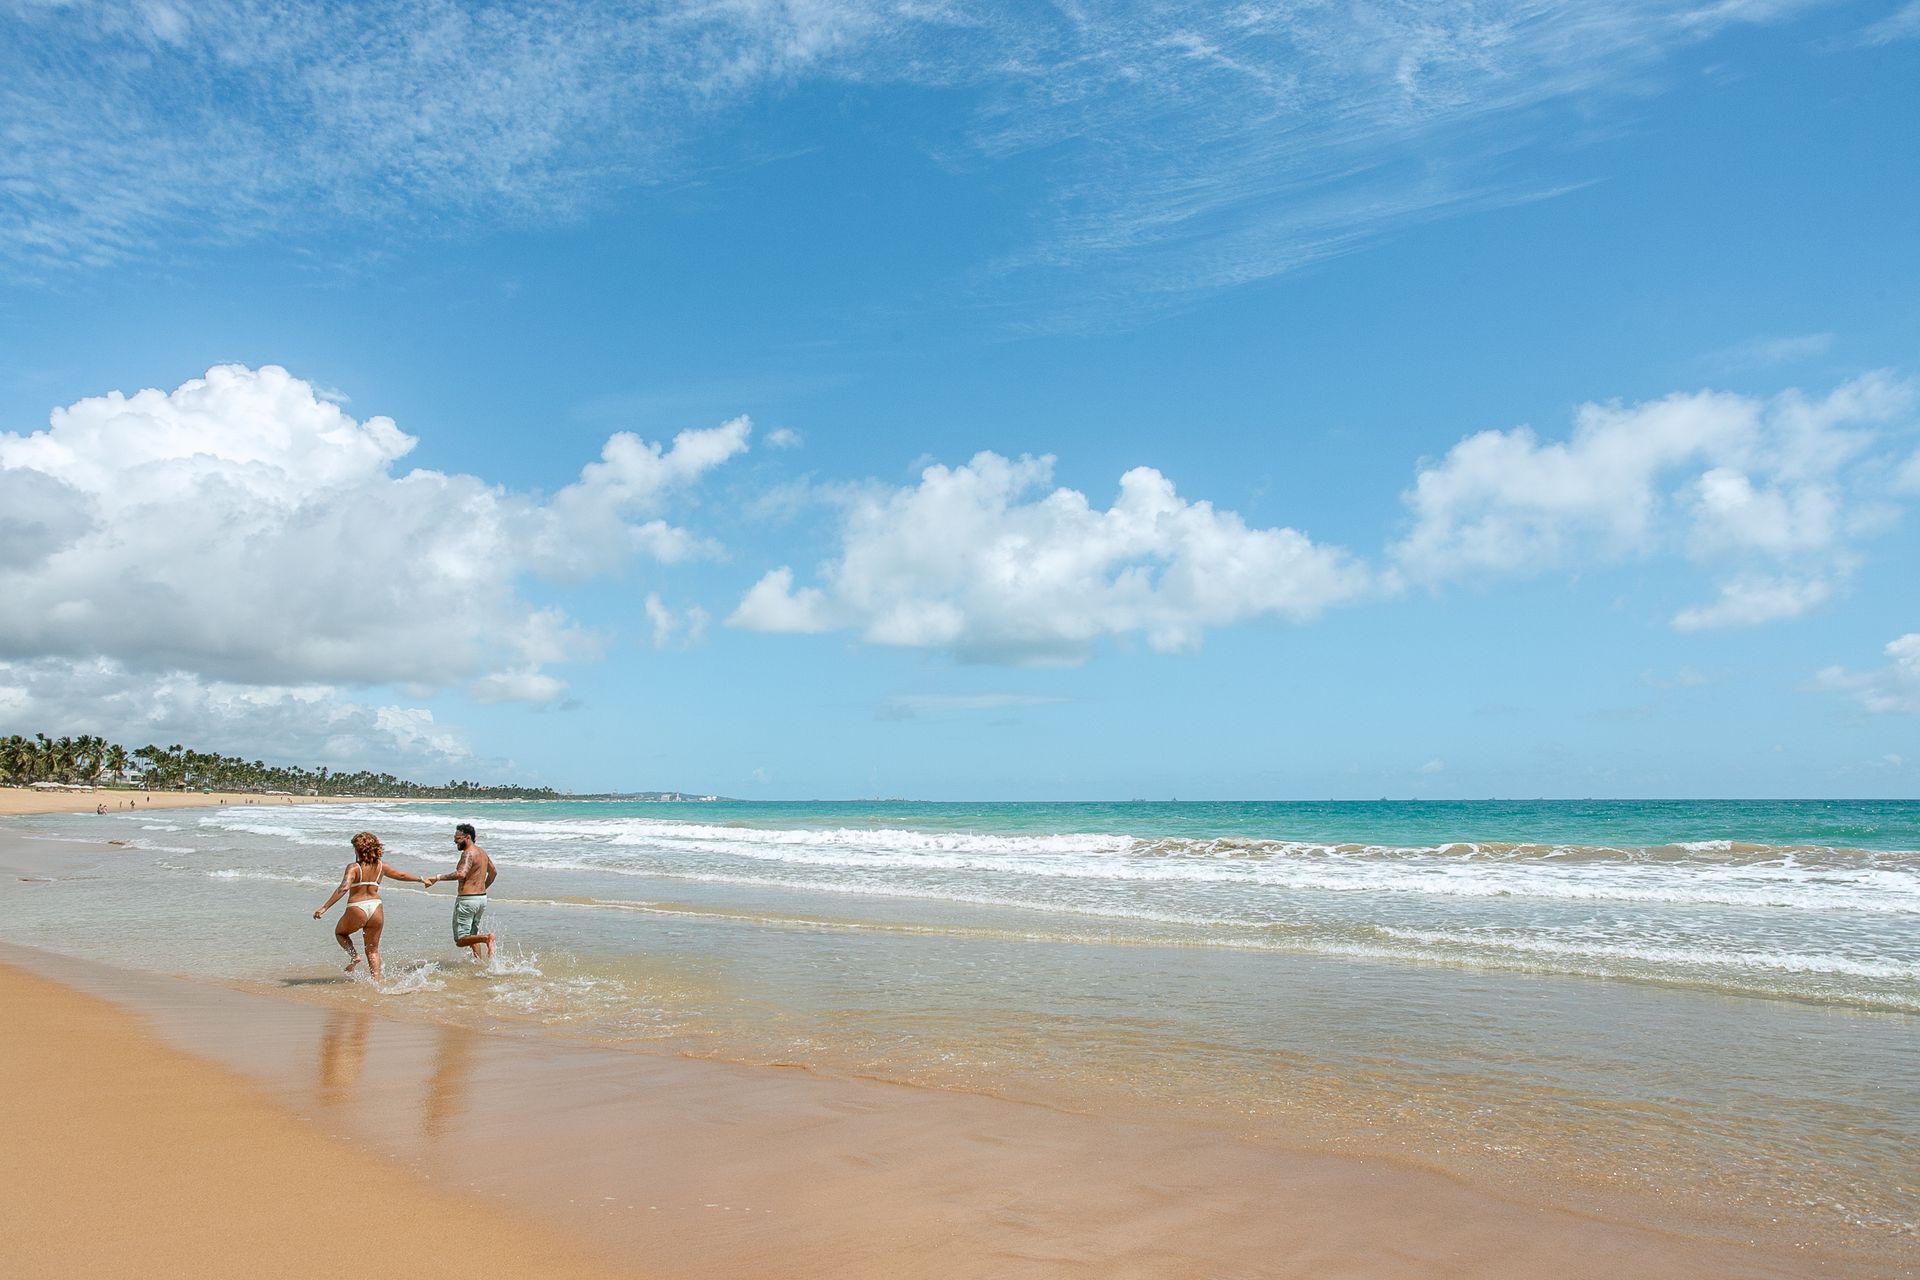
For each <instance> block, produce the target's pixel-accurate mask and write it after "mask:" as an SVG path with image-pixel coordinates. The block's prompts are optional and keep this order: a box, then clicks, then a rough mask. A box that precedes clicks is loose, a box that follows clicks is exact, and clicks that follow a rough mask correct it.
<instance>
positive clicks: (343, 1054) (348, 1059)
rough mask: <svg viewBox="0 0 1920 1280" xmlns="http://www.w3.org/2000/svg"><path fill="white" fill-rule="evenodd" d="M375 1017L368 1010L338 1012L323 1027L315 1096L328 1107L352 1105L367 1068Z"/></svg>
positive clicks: (331, 1015) (328, 1016)
mask: <svg viewBox="0 0 1920 1280" xmlns="http://www.w3.org/2000/svg"><path fill="white" fill-rule="evenodd" d="M372 1029H373V1015H372V1014H371V1013H368V1012H367V1011H366V1010H365V1009H335V1010H333V1011H331V1012H330V1013H328V1015H327V1020H326V1021H325V1022H324V1023H323V1024H322V1025H321V1027H320V1070H319V1080H318V1087H317V1089H316V1090H315V1092H316V1093H317V1094H318V1096H319V1098H320V1101H321V1102H322V1103H323V1104H325V1105H327V1106H340V1105H343V1104H345V1103H348V1102H351V1101H352V1100H353V1099H352V1095H353V1087H354V1086H355V1085H357V1084H359V1083H360V1076H361V1073H362V1072H363V1071H364V1070H365V1069H366V1065H367V1035H368V1033H369V1032H370V1031H371V1030H372Z"/></svg>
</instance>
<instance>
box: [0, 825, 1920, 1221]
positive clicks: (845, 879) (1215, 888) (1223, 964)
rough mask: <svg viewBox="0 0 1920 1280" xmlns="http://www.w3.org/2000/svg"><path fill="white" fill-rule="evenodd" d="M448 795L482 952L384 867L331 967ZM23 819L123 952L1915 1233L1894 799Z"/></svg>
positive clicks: (88, 947)
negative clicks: (368, 961) (356, 937)
mask: <svg viewBox="0 0 1920 1280" xmlns="http://www.w3.org/2000/svg"><path fill="white" fill-rule="evenodd" d="M457 820H470V821H473V822H475V823H476V824H477V825H478V826H479V828H480V836H481V841H482V843H483V844H484V845H485V846H486V847H487V848H488V850H489V851H490V852H492V853H493V854H494V856H495V858H496V859H497V861H498V862H499V864H500V867H501V879H500V881H499V883H498V884H497V885H496V887H495V893H494V902H493V906H492V907H491V908H490V914H489V921H488V924H489V927H492V928H496V929H497V930H498V931H499V932H500V935H501V938H502V944H503V945H502V953H503V954H502V958H501V960H500V962H499V963H498V964H496V965H495V966H494V967H493V968H492V969H490V970H488V971H486V972H485V973H484V974H480V973H475V972H474V971H473V970H471V969H470V968H469V967H467V966H465V965H463V963H462V962H461V960H460V958H459V957H458V955H457V953H455V952H454V951H453V949H452V947H451V946H450V943H449V938H448V917H449V914H450V911H451V901H450V898H449V897H448V896H447V894H446V890H445V889H444V888H443V889H442V890H440V891H439V892H438V893H437V894H436V895H435V896H434V897H433V898H429V897H428V896H427V895H425V894H422V893H420V892H418V891H414V890H411V889H409V888H408V887H407V886H399V885H396V886H392V887H390V888H389V889H388V890H387V891H386V893H385V895H384V896H385V897H386V899H387V902H388V906H387V908H386V911H387V917H388V929H387V936H386V940H385V945H384V950H385V952H386V959H387V964H388V966H389V971H388V976H387V978H386V980H385V981H384V982H383V983H381V984H379V985H378V986H373V985H371V984H368V983H366V982H364V981H357V982H354V983H350V984H348V983H342V984H338V985H329V984H328V983H327V982H326V981H325V976H326V975H327V974H329V973H331V972H335V971H336V970H337V966H338V952H337V950H336V949H335V948H334V946H333V943H332V940H331V935H330V930H329V928H328V926H326V925H319V924H316V923H314V922H313V921H312V919H311V916H310V913H311V911H312V909H313V908H314V907H316V906H318V905H319V903H320V901H321V900H322V899H323V898H324V897H325V896H326V894H327V892H328V891H329V890H330V889H331V888H332V886H333V885H334V884H335V883H337V880H338V877H339V875H340V872H341V869H342V868H343V867H344V865H345V863H346V862H347V861H348V858H349V856H350V855H349V853H348V845H347V841H348V839H349V837H350V836H351V835H352V834H353V832H355V831H358V830H361V829H371V830H374V831H376V832H378V833H379V834H380V836H381V837H382V839H383V840H384V841H385V843H386V845H387V847H388V849H389V852H390V857H391V860H392V862H393V863H394V864H395V865H398V866H401V867H403V868H406V869H408V870H416V871H418V870H440V871H444V870H447V869H449V868H450V867H451V866H452V863H453V858H454V854H453V848H452V844H451V841H450V835H451V827H452V824H453V822H455V821H457ZM12 829H13V830H15V831H16V832H18V833H20V834H25V835H28V836H29V837H31V838H32V840H33V841H40V842H45V845H44V847H46V848H49V849H59V848H62V847H65V848H71V849H76V850H77V849H82V848H85V849H89V850H97V849H98V848H99V842H100V841H101V840H103V839H116V840H124V841H127V842H128V843H127V844H126V845H124V846H121V847H119V848H118V849H117V850H116V851H115V852H113V853H111V854H110V855H107V856H105V857H101V856H99V855H97V854H91V853H90V854H87V855H85V856H84V857H82V860H81V861H80V862H79V863H76V864H75V865H74V866H72V867H71V868H69V869H68V870H67V871H65V872H63V873H62V874H59V875H55V876H50V877H46V878H42V879H38V880H34V881H32V882H29V881H22V880H19V879H17V878H16V879H10V880H8V881H7V882H6V883H4V884H0V910H4V912H5V913H6V918H7V920H8V927H9V929H10V931H11V933H12V936H13V937H14V938H15V939H16V940H18V941H21V942H24V943H28V944H30V945H36V946H43V947H48V948H50V949H53V950H61V951H68V952H72V953H77V954H83V955H88V956H92V957H95V958H99V959H104V960H108V961H111V962H114V963H121V964H132V965H137V966H140V967H148V968H156V969H161V970H165V971H167V972H174V973H184V974H190V975H197V976H202V977H209V978H214V979H218V980H222V981H237V982H242V983H248V984H261V985H265V986H270V987H275V988H278V989H282V990H286V991H289V992H291V993H294V994H296V995H299V996H300V997H301V998H312V999H325V1000H340V1001H364V1000H374V1001H378V1002H380V1004H381V1006H382V1007H383V1008H384V1009H386V1010H388V1011H389V1012H395V1013H399V1014H401V1015H403V1016H418V1017H426V1018H435V1019H454V1020H459V1021H463V1022H468V1023H476V1024H480V1025H485V1026H489V1027H497V1028H501V1029H506V1030H513V1031H517V1032H521V1033H525V1034H547V1033H560V1034H567V1035H585V1036H591V1037H594V1038H596V1039H602V1040H607V1041H612V1042H621V1043H627V1044H631V1045H633V1046H634V1047H636V1048H637V1049H641V1050H644V1051H648V1052H674V1053H689V1054H697V1055H702V1056H713V1057H722V1058H728V1059H732V1060H739V1061H746V1062H779V1063H787V1064H796V1065H802V1066H807V1067H810V1068H813V1069H817V1070H824V1071H846V1072H857V1073H861V1074H869V1075H879V1076H882V1077H884V1078H889V1079H897V1080H901V1081H903V1082H909V1083H917V1084H927V1085H934V1086H939V1087H955V1088H966V1089H984V1090H988V1091H993V1092H1001V1093H1007V1094H1010V1095H1014V1096H1021V1097H1033V1098H1036V1099H1043V1100H1053V1101H1058V1102H1061V1103H1064V1104H1066V1105H1070V1106H1075V1107H1085V1106H1092V1107H1099V1106H1107V1105H1127V1106H1133V1105H1145V1106H1153V1107H1174V1108H1179V1109H1181V1110H1182V1111H1183V1112H1185V1113H1187V1114H1192V1115H1195V1116H1207V1117H1211V1118H1212V1120H1211V1121H1210V1122H1218V1123H1230V1124H1233V1125H1236V1126H1244V1127H1246V1128H1247V1129H1248V1130H1249V1131H1250V1132H1253V1133H1257V1134H1266V1135H1279V1136H1284V1137H1286V1138H1287V1139H1289V1140H1293V1141H1308V1142H1313V1143H1318V1144H1326V1145H1331V1146H1335V1147H1343V1148H1353V1149H1370V1148H1369V1144H1372V1146H1373V1147H1374V1148H1380V1149H1385V1150H1389V1151H1391V1152H1393V1153H1394V1154H1396V1155H1413V1156H1416V1157H1418V1158H1422V1159H1427V1160H1432V1161H1436V1162H1439V1163H1441V1164H1445V1165H1460V1166H1463V1167H1464V1166H1469V1165H1471V1166H1474V1167H1478V1168H1485V1167H1495V1168H1498V1169H1504V1170H1507V1171H1509V1172H1510V1173H1511V1175H1512V1176H1515V1177H1519V1178H1524V1179H1529V1180H1532V1179H1538V1178H1546V1177H1551V1178H1556V1179H1573V1180H1576V1181H1581V1182H1583V1183H1585V1184H1587V1185H1592V1186H1603V1187H1606V1188H1608V1189H1610V1190H1619V1189H1622V1188H1626V1189H1638V1190H1639V1191H1642V1192H1645V1193H1648V1194H1650V1195H1652V1196H1653V1197H1655V1198H1656V1199H1658V1198H1659V1197H1662V1196H1681V1195H1684V1196H1685V1197H1687V1198H1688V1201H1689V1203H1698V1202H1700V1199H1701V1198H1702V1197H1704V1198H1705V1199H1706V1200H1707V1201H1711V1202H1712V1203H1715V1204H1720V1205H1724V1206H1725V1207H1726V1211H1727V1212H1728V1213H1729V1214H1732V1215H1734V1216H1735V1218H1736V1219H1738V1220H1741V1221H1747V1222H1750V1223H1752V1224H1756V1225H1755V1227H1754V1229H1756V1230H1758V1229H1760V1227H1759V1225H1758V1224H1762V1223H1772V1224H1775V1225H1774V1226H1773V1227H1769V1228H1767V1229H1769V1230H1773V1229H1778V1224H1780V1223H1787V1224H1789V1226H1790V1228H1791V1229H1792V1230H1794V1231H1803V1232H1805V1233H1807V1234H1808V1236H1809V1238H1812V1237H1813V1236H1821V1238H1826V1237H1827V1235H1828V1234H1835V1233H1837V1237H1836V1238H1839V1239H1841V1240H1842V1241H1843V1243H1844V1242H1845V1241H1849V1240H1851V1241H1855V1242H1863V1243H1860V1247H1861V1248H1864V1249H1866V1250H1867V1251H1868V1252H1869V1253H1875V1252H1876V1251H1878V1252H1879V1253H1885V1252H1886V1251H1888V1250H1894V1251H1898V1250H1900V1249H1904V1248H1907V1247H1910V1246H1911V1244H1912V1241H1913V1239H1914V1236H1913V1232H1914V1222H1915V1219H1916V1217H1920V1212H1917V1211H1916V1192H1915V1188H1914V1186H1913V1167H1914V1166H1913V1162H1912V1159H1911V1153H1912V1152H1913V1151H1914V1150H1915V1149H1920V803H1916V802H1876V801H1764V802H1753V801H1690V802H1675V801H1657V802H1633V801H1558V802H1505V801H1501V802H1461V803H1409V802H1397V803H1396V802H1378V803H1240V804H1233V803H1166V802H1155V803H1133V804H1126V803H1121V804H1100V803H1091V804H1028V803H1023V804H975V805H967V804H915V803H902V802H834V803H826V802H817V803H784V804H762V803H731V802H719V803H674V804H646V803H632V802H559V803H545V804H490V805H478V806H471V807H462V806H451V805H437V804H433V805H405V806H400V805H392V806H388V805H343V806H314V807H305V806H285V805H281V806H275V805H272V804H258V805H228V806H226V807H224V808H217V809H206V810H176V811H165V812H151V813H127V812H110V813H108V814H107V815H105V816H104V817H96V816H94V815H68V816H59V817H48V818H35V819H28V820H23V821H22V822H20V823H18V824H16V825H14V827H13V828H12ZM336 910H337V908H336ZM1743 1215H1744V1216H1743ZM1823 1233H1824V1234H1823ZM1847 1247H1852V1246H1850V1245H1849V1246H1847Z"/></svg>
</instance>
